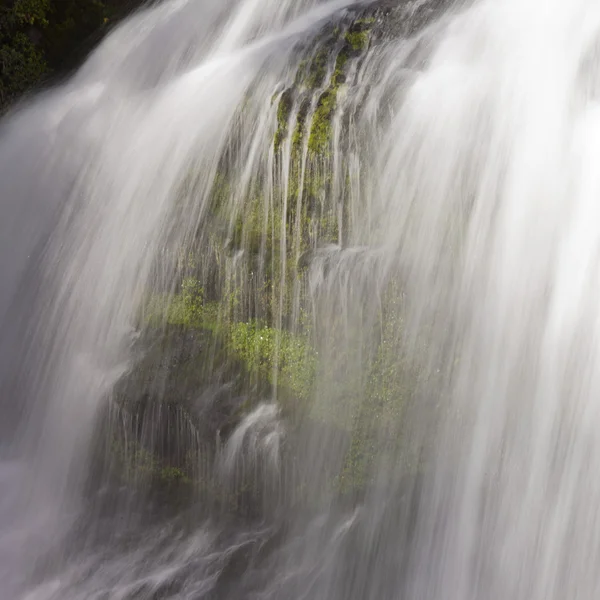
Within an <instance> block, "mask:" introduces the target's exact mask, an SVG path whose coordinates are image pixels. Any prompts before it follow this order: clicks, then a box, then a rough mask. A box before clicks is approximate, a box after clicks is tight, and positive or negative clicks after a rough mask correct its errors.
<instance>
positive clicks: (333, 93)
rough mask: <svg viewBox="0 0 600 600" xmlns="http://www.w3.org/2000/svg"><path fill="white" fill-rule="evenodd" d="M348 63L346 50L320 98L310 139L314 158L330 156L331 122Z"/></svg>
mask: <svg viewBox="0 0 600 600" xmlns="http://www.w3.org/2000/svg"><path fill="white" fill-rule="evenodd" d="M347 62H348V54H347V53H346V52H345V51H344V50H341V51H340V52H339V54H338V56H337V58H336V61H335V68H334V71H333V74H332V76H331V81H330V84H329V87H328V88H327V90H326V91H325V92H324V93H323V94H322V95H321V97H320V98H319V102H318V104H317V108H316V110H315V113H314V115H313V119H312V123H311V130H310V136H309V139H308V149H309V151H310V152H311V154H312V155H313V156H315V155H321V156H327V155H328V154H329V145H330V142H331V134H332V124H331V120H332V118H333V115H334V114H335V109H336V106H337V95H338V91H339V87H340V85H341V84H342V83H344V80H345V73H344V69H345V67H346V63H347Z"/></svg>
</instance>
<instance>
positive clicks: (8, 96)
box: [0, 0, 139, 110]
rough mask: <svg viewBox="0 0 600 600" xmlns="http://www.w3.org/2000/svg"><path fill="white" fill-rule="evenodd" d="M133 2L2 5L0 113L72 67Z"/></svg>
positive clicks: (14, 0) (39, 0)
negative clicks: (30, 91)
mask: <svg viewBox="0 0 600 600" xmlns="http://www.w3.org/2000/svg"><path fill="white" fill-rule="evenodd" d="M137 3H139V2H137V1H136V0H5V2H3V4H2V6H0V110H2V109H4V108H6V107H7V106H8V105H9V104H10V103H11V102H14V101H15V100H16V99H18V98H19V96H21V95H22V94H23V93H25V92H27V91H28V90H29V89H31V88H33V87H34V86H36V85H38V84H39V83H41V82H42V81H43V80H44V79H45V78H47V77H48V76H50V75H52V74H57V73H62V72H64V71H65V70H68V69H71V68H73V67H74V66H75V65H76V64H77V63H78V62H79V61H80V60H81V59H82V57H83V56H84V55H85V53H87V52H88V51H89V50H90V49H91V47H92V45H93V44H94V43H96V42H97V41H98V40H99V39H100V37H101V36H102V35H104V34H105V33H106V32H107V31H108V29H109V26H110V25H111V23H112V22H113V20H115V19H117V18H118V17H120V16H121V15H122V14H124V13H125V12H126V11H127V10H129V9H130V8H132V7H133V6H134V5H135V4H137Z"/></svg>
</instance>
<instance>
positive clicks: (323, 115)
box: [308, 88, 337, 155]
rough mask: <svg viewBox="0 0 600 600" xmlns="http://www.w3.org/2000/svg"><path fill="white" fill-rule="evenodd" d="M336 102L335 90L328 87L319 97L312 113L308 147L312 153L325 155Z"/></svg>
mask: <svg viewBox="0 0 600 600" xmlns="http://www.w3.org/2000/svg"><path fill="white" fill-rule="evenodd" d="M336 104H337V90H336V89H335V88H330V89H328V90H327V91H326V92H324V93H323V94H322V95H321V97H320V98H319V103H318V104H317V109H316V110H315V113H314V115H313V119H312V123H311V129H310V137H309V138H308V149H309V151H310V152H311V153H312V154H313V155H317V154H318V155H327V154H328V153H329V143H330V140H331V132H332V125H331V119H332V117H333V114H334V112H335V107H336Z"/></svg>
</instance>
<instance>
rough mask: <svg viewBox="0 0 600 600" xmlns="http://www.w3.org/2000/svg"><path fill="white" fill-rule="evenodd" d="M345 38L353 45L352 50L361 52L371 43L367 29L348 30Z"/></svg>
mask: <svg viewBox="0 0 600 600" xmlns="http://www.w3.org/2000/svg"><path fill="white" fill-rule="evenodd" d="M345 39H346V42H348V44H350V46H351V47H352V50H354V51H355V52H359V51H361V50H364V49H365V48H366V47H367V45H368V43H369V33H368V32H367V31H348V32H347V33H346V35H345Z"/></svg>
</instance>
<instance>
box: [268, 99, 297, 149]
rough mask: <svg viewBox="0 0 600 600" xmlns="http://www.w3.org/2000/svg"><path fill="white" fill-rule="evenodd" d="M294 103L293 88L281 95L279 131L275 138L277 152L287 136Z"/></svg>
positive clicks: (278, 109) (278, 116)
mask: <svg viewBox="0 0 600 600" xmlns="http://www.w3.org/2000/svg"><path fill="white" fill-rule="evenodd" d="M292 103H293V98H292V90H291V89H288V90H286V91H285V92H283V94H282V95H281V99H280V100H279V105H278V106H277V131H276V132H275V139H274V140H273V144H274V148H275V152H277V151H278V150H279V148H280V147H281V143H282V142H283V140H284V139H285V138H286V136H287V133H288V122H289V119H290V113H291V110H292Z"/></svg>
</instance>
